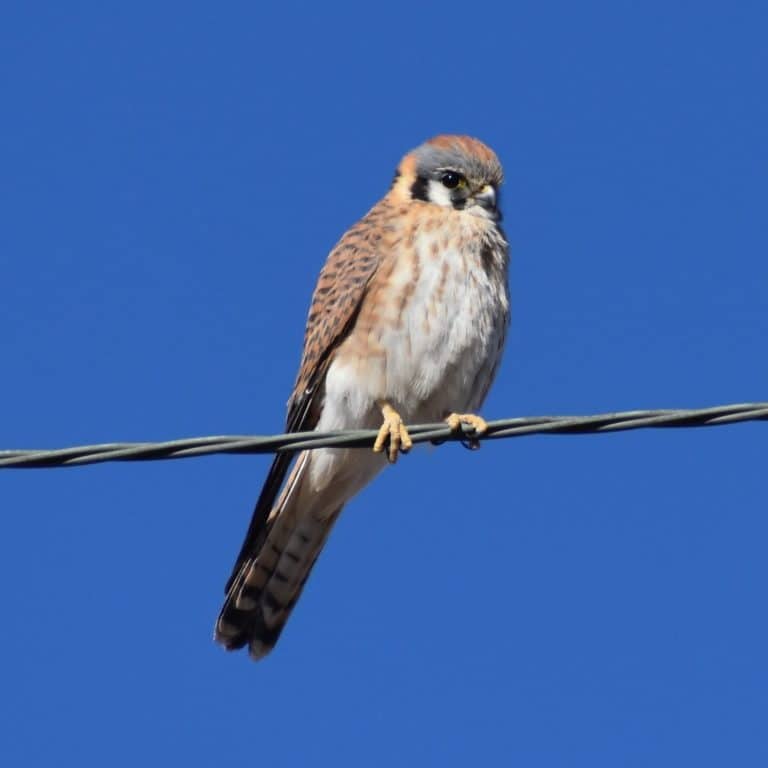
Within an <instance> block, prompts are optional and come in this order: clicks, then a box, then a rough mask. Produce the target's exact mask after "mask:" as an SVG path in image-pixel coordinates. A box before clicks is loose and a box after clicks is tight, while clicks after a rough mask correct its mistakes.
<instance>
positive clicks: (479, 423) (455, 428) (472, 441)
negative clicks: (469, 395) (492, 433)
mask: <svg viewBox="0 0 768 768" xmlns="http://www.w3.org/2000/svg"><path fill="white" fill-rule="evenodd" d="M445 421H446V423H447V424H448V426H449V427H450V428H451V431H452V432H460V431H461V426H462V424H466V425H467V426H469V427H472V428H473V430H474V433H473V435H472V436H471V437H468V438H467V439H466V440H462V441H461V444H462V445H463V446H464V447H465V448H468V449H469V450H470V451H476V450H477V449H478V448H479V447H480V441H479V440H478V439H477V436H478V435H483V434H485V433H486V432H487V431H488V422H487V421H486V420H485V419H484V418H483V417H482V416H477V415H476V414H474V413H451V414H449V415H448V417H447V418H446V420H445Z"/></svg>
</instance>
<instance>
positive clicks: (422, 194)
mask: <svg viewBox="0 0 768 768" xmlns="http://www.w3.org/2000/svg"><path fill="white" fill-rule="evenodd" d="M428 192H429V179H428V178H426V177H425V176H417V177H416V181H414V182H413V184H411V197H412V198H413V199H414V200H424V201H425V202H427V203H428V202H429V194H428Z"/></svg>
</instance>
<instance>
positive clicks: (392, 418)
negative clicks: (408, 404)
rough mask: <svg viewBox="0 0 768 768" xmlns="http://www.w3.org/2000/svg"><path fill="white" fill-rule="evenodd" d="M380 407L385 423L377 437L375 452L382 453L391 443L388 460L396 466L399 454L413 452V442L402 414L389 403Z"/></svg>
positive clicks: (374, 446) (388, 449) (374, 445)
mask: <svg viewBox="0 0 768 768" xmlns="http://www.w3.org/2000/svg"><path fill="white" fill-rule="evenodd" d="M380 406H381V415H382V416H383V417H384V423H383V424H382V425H381V429H379V434H378V435H377V436H376V442H375V443H374V444H373V452H374V453H381V452H382V451H383V450H384V446H385V444H387V443H389V446H388V448H387V460H388V461H389V463H390V464H394V463H395V462H396V461H397V455H398V453H408V451H410V450H411V448H412V447H413V441H412V440H411V436H410V435H409V434H408V430H407V429H406V428H405V424H403V420H402V419H401V418H400V414H399V413H398V412H397V411H396V410H395V409H394V408H393V407H392V406H391V405H390V404H389V403H381V404H380Z"/></svg>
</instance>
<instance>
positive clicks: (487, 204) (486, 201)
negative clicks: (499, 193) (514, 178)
mask: <svg viewBox="0 0 768 768" xmlns="http://www.w3.org/2000/svg"><path fill="white" fill-rule="evenodd" d="M472 198H473V200H474V201H475V203H477V205H479V206H480V207H481V208H483V209H484V210H486V211H487V212H488V213H489V214H490V217H491V218H492V219H494V220H495V221H498V220H499V219H500V218H501V213H500V212H499V210H498V209H497V208H496V190H495V189H494V188H493V187H492V186H491V185H490V184H486V185H485V186H484V187H482V188H481V189H480V190H479V191H478V192H475V194H474V195H472Z"/></svg>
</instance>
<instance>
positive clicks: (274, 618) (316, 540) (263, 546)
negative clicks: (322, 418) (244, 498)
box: [215, 454, 341, 659]
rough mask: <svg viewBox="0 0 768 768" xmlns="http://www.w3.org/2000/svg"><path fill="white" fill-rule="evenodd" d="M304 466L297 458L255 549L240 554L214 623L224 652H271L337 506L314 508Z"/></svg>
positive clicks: (257, 655) (256, 656)
mask: <svg viewBox="0 0 768 768" xmlns="http://www.w3.org/2000/svg"><path fill="white" fill-rule="evenodd" d="M307 464H308V461H307V458H306V454H305V455H303V456H302V457H300V459H299V461H297V463H296V466H295V467H294V469H293V472H292V473H291V476H290V477H289V479H288V482H287V483H286V486H285V489H284V491H283V493H282V494H281V496H280V499H279V500H278V502H277V504H276V505H275V508H274V509H273V510H272V513H271V514H270V516H269V518H268V520H267V521H266V523H265V528H264V534H263V535H262V536H259V537H258V543H257V545H256V547H255V548H254V549H253V550H252V551H250V552H244V553H243V556H242V557H241V561H240V563H239V568H238V570H237V571H236V573H235V574H234V575H233V578H232V579H231V581H230V583H229V585H228V588H227V596H226V599H225V601H224V606H223V608H222V609H221V613H220V614H219V618H218V620H217V622H216V632H215V637H216V640H217V641H218V642H220V643H221V644H222V645H224V647H225V648H226V649H227V650H235V649H238V648H243V647H244V646H246V645H247V646H248V648H249V652H250V655H251V656H252V657H253V658H254V659H259V658H261V657H262V656H265V655H266V654H267V653H269V651H271V650H272V648H273V647H274V645H275V643H276V642H277V640H278V638H279V637H280V633H281V632H282V630H283V627H284V626H285V623H286V621H287V620H288V617H289V616H290V614H291V611H292V610H293V607H294V605H295V604H296V601H297V600H298V599H299V596H300V595H301V591H302V588H303V587H304V584H305V582H306V580H307V578H308V577H309V574H310V572H311V570H312V567H313V565H314V564H315V561H316V560H317V557H318V555H319V554H320V550H321V549H322V547H323V544H324V543H325V541H326V539H327V538H328V534H329V533H330V531H331V528H332V527H333V523H334V522H335V521H336V518H337V517H338V515H339V513H340V512H341V507H340V506H339V507H338V508H336V509H331V510H330V511H329V510H324V509H317V508H314V507H315V504H314V503H311V502H317V499H312V500H311V502H310V506H311V507H313V508H309V509H308V508H307V505H308V502H309V501H310V500H308V499H307V498H306V497H304V498H302V496H303V494H301V493H300V485H301V479H302V476H303V474H304V470H305V469H306V465H307Z"/></svg>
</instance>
